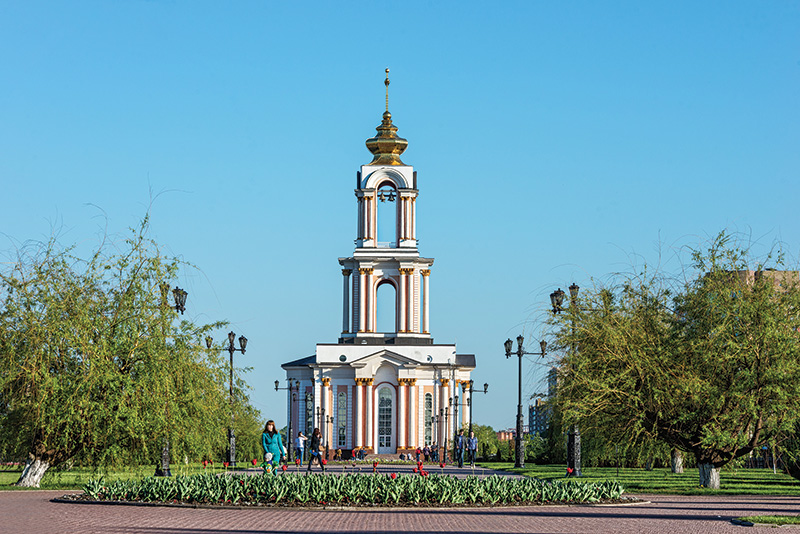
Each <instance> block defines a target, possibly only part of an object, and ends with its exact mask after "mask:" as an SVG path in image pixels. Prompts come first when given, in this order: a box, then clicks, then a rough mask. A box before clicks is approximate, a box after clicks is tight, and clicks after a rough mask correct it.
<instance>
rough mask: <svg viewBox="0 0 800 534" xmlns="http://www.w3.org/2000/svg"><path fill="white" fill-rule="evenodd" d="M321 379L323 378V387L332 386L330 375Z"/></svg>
mask: <svg viewBox="0 0 800 534" xmlns="http://www.w3.org/2000/svg"><path fill="white" fill-rule="evenodd" d="M321 380H322V386H323V387H326V388H327V387H330V385H331V379H330V378H329V377H327V376H325V377H323V378H322V379H321Z"/></svg>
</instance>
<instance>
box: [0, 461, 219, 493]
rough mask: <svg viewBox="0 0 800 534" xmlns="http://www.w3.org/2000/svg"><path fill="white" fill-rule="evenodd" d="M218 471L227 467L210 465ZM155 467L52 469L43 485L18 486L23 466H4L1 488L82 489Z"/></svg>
mask: <svg viewBox="0 0 800 534" xmlns="http://www.w3.org/2000/svg"><path fill="white" fill-rule="evenodd" d="M212 469H213V470H214V471H216V472H221V471H224V470H225V468H224V467H222V464H220V465H217V464H214V465H213V466H209V467H208V470H212ZM154 472H155V468H154V467H152V466H139V467H131V468H120V469H109V470H99V471H98V470H93V469H89V468H73V469H70V470H69V471H60V470H53V469H50V470H48V471H47V472H46V473H45V474H44V478H43V479H42V484H41V487H39V488H18V487H16V486H12V484H14V483H16V481H17V480H19V475H20V474H21V473H22V468H21V467H19V468H6V467H4V468H2V469H0V489H3V490H23V491H24V490H26V489H59V490H61V489H63V490H80V489H82V488H83V485H84V484H85V483H86V481H88V480H89V479H90V478H99V477H100V476H102V477H104V478H105V480H107V481H109V482H111V481H114V480H120V479H129V478H144V477H146V476H152V475H153V473H154ZM202 472H203V465H202V464H199V463H198V464H189V465H183V464H181V465H175V464H173V465H172V474H173V475H191V474H195V473H202Z"/></svg>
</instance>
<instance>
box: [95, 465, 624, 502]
mask: <svg viewBox="0 0 800 534" xmlns="http://www.w3.org/2000/svg"><path fill="white" fill-rule="evenodd" d="M84 492H85V493H84V494H85V496H86V497H88V498H89V499H92V500H112V501H143V502H174V501H180V502H185V503H196V504H201V503H205V504H246V505H263V504H273V505H274V504H278V505H308V504H310V505H317V504H341V505H350V504H352V505H359V504H382V505H393V504H394V505H406V504H431V505H491V504H495V505H509V504H542V503H554V502H588V503H591V502H598V501H601V500H616V499H619V498H620V497H621V496H622V494H623V492H624V489H623V487H622V485H621V484H619V483H618V482H598V483H587V482H577V481H542V480H537V479H532V478H522V479H509V478H505V477H499V476H491V477H487V478H477V477H467V478H463V479H458V478H455V477H449V476H439V475H429V476H424V477H423V476H416V475H414V476H411V475H395V478H393V476H392V475H361V474H358V475H355V474H348V475H341V476H325V475H316V474H315V475H308V476H303V475H296V474H283V475H279V476H246V475H228V476H216V475H213V474H210V473H204V474H200V475H192V476H176V477H172V478H162V477H159V478H155V477H146V478H143V479H141V480H120V481H116V482H111V483H109V484H104V483H103V481H102V479H100V480H97V479H93V480H90V481H88V482H87V483H86V485H85V486H84Z"/></svg>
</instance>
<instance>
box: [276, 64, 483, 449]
mask: <svg viewBox="0 0 800 534" xmlns="http://www.w3.org/2000/svg"><path fill="white" fill-rule="evenodd" d="M386 72H387V77H386V80H385V82H384V83H385V84H386V111H385V112H384V114H383V117H382V121H381V124H380V126H378V127H377V128H376V130H377V135H376V136H375V137H372V138H370V139H368V140H367V141H366V145H367V148H368V149H369V150H370V152H371V153H372V155H373V159H372V161H371V162H369V163H368V164H366V165H362V166H361V168H360V170H359V171H358V173H357V175H356V189H355V196H356V208H357V221H358V223H357V235H356V239H355V245H356V246H355V250H354V252H353V254H352V256H349V257H344V258H339V264H340V266H341V267H342V295H343V302H342V333H341V335H340V336H339V339H338V342H336V343H319V344H317V346H316V351H315V353H314V354H313V355H311V356H308V357H305V358H301V359H299V360H295V361H291V362H288V363H285V364H283V365H282V368H283V369H284V370H285V371H286V379H287V382H288V385H289V388H288V390H287V392H288V394H289V399H288V414H287V415H288V418H289V421H290V425H289V429H290V430H291V432H292V438H294V436H296V435H297V432H298V431H302V432H304V433H305V434H306V436H309V435H310V434H311V432H312V431H313V429H314V428H319V429H320V431H321V432H322V436H323V443H324V445H325V446H326V448H327V450H328V451H329V454H332V451H334V450H336V449H341V450H342V451H343V453H344V455H345V457H348V455H349V453H350V452H351V451H352V450H354V449H363V450H365V451H366V452H367V453H370V454H400V453H402V452H412V451H413V450H415V449H416V448H417V447H420V448H422V447H424V446H425V445H428V446H431V447H433V446H436V447H440V448H441V447H445V446H446V443H447V441H451V440H452V439H453V436H454V434H455V432H456V429H457V428H460V427H461V426H462V425H463V424H466V422H467V420H468V419H467V416H468V404H469V402H470V401H471V399H469V395H470V388H469V380H470V373H471V372H472V370H473V369H474V368H475V356H474V355H471V354H458V353H457V352H456V346H455V344H436V343H434V340H433V337H432V336H431V333H430V278H431V272H432V266H433V259H432V258H425V257H422V256H420V253H419V249H418V247H417V244H418V241H417V224H416V215H417V199H418V197H419V188H418V185H417V173H416V171H415V170H414V168H413V167H412V166H410V165H406V164H405V163H403V162H402V161H401V159H400V155H401V154H402V153H403V152H404V151H405V149H406V147H407V146H408V141H407V140H405V139H403V138H402V137H399V136H398V135H397V127H396V126H394V124H393V123H392V115H391V113H389V96H388V95H389V92H388V89H389V77H388V69H387V71H386ZM379 225H381V228H379ZM392 226H393V228H392ZM379 230H380V234H379ZM387 230H388V231H387ZM379 235H380V236H381V238H380V239H385V240H379ZM387 235H388V237H387ZM379 292H380V295H381V298H382V303H383V304H385V302H386V299H387V298H388V299H389V301H390V303H391V301H393V303H394V306H391V305H389V306H386V305H381V306H379V305H378V295H379ZM392 309H393V312H394V313H393V317H388V318H387V317H383V316H382V315H387V314H390V313H391V311H392ZM379 325H381V327H379Z"/></svg>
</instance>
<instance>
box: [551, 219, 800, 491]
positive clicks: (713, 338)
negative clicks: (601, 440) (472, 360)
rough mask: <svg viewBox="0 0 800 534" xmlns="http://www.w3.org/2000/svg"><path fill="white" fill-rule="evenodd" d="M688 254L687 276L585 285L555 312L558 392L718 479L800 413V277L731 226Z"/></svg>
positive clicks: (597, 429)
mask: <svg viewBox="0 0 800 534" xmlns="http://www.w3.org/2000/svg"><path fill="white" fill-rule="evenodd" d="M692 266H693V272H694V273H695V274H694V275H692V276H691V277H690V278H689V280H687V281H684V282H681V283H676V282H674V281H670V280H668V279H665V278H661V277H659V276H655V275H649V276H648V275H638V276H636V275H631V276H621V277H620V278H618V279H617V283H616V284H614V285H613V287H611V288H603V289H598V290H589V291H582V295H581V299H580V302H578V303H577V305H576V306H571V307H569V308H567V309H566V310H565V311H566V313H564V314H561V316H559V317H556V318H555V319H554V321H555V322H556V323H557V324H558V325H559V328H558V329H557V338H558V344H559V345H560V346H561V347H562V348H563V349H564V350H565V356H564V357H563V359H562V361H561V362H560V381H559V389H558V396H557V399H558V403H559V405H560V407H561V409H562V412H563V414H564V417H565V419H566V420H567V422H568V423H569V424H573V423H575V424H578V425H579V426H580V428H581V429H582V430H589V431H591V432H592V433H594V434H596V435H601V436H604V437H605V438H606V439H609V440H611V441H613V442H620V443H628V444H631V443H646V442H648V441H652V440H658V441H661V442H663V443H665V444H667V445H668V446H670V447H673V448H676V449H678V450H680V451H685V452H686V453H689V454H693V455H694V456H695V459H696V460H697V464H698V468H699V473H700V484H701V485H703V486H705V487H710V488H719V469H720V468H721V467H723V466H725V465H726V464H728V463H729V462H731V461H732V460H734V459H735V458H738V457H741V456H744V455H747V454H749V453H750V452H751V451H753V450H754V449H755V448H757V447H760V446H761V445H762V444H764V443H766V442H767V441H769V440H770V439H774V438H775V437H776V436H781V435H785V434H787V433H792V432H793V431H794V428H795V425H796V424H797V423H800V343H799V339H798V336H799V335H800V334H798V326H799V325H800V318H799V317H798V313H799V312H800V287H799V286H798V273H797V272H796V271H779V270H777V269H780V268H782V261H781V257H780V255H778V256H777V257H775V258H774V259H773V257H768V258H766V259H765V260H764V261H762V262H756V261H754V260H753V258H752V257H751V256H750V254H749V253H748V251H747V250H742V249H740V248H738V247H736V246H735V244H734V243H732V242H731V240H730V238H729V237H727V236H726V235H724V234H721V235H720V236H718V237H717V238H716V239H715V240H714V241H713V243H712V244H711V245H710V247H709V248H708V250H706V251H703V252H701V251H695V252H693V254H692ZM749 269H752V270H749Z"/></svg>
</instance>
